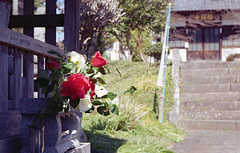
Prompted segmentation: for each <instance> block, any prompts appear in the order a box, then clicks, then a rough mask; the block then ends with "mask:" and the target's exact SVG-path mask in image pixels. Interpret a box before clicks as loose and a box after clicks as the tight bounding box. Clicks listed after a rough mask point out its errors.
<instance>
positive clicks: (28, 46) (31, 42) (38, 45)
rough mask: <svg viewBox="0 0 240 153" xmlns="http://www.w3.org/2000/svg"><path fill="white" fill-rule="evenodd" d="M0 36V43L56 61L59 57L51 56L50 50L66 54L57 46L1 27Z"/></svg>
mask: <svg viewBox="0 0 240 153" xmlns="http://www.w3.org/2000/svg"><path fill="white" fill-rule="evenodd" d="M0 34H1V35H0V43H4V44H6V45H7V46H12V47H16V48H19V49H22V50H23V51H29V52H32V53H34V54H38V55H43V56H45V57H50V58H54V59H55V58H57V56H55V55H52V54H49V53H48V51H49V50H54V51H57V52H59V53H61V54H63V52H64V51H63V50H62V49H60V48H58V47H56V46H53V45H50V44H48V43H44V42H42V41H39V40H36V39H33V38H31V37H29V36H26V35H24V34H21V33H19V32H16V31H13V30H10V29H8V28H5V27H0Z"/></svg>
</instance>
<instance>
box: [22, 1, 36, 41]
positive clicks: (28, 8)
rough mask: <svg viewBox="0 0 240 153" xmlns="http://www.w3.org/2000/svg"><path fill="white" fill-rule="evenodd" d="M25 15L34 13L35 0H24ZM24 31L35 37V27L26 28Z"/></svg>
mask: <svg viewBox="0 0 240 153" xmlns="http://www.w3.org/2000/svg"><path fill="white" fill-rule="evenodd" d="M23 13H24V15H33V14H34V0H24V10H23ZM23 33H24V34H25V35H28V36H30V37H34V28H33V27H32V28H24V29H23Z"/></svg>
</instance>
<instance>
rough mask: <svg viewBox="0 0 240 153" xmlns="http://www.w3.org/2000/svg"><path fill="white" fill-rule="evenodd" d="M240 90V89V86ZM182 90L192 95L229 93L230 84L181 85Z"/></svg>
mask: <svg viewBox="0 0 240 153" xmlns="http://www.w3.org/2000/svg"><path fill="white" fill-rule="evenodd" d="M239 89H240V84H239ZM181 90H182V91H183V92H191V93H194V92H195V93H196V92H198V93H205V92H229V91H230V84H190V85H184V84H183V85H181ZM235 91H237V90H235ZM238 91H240V90H238Z"/></svg>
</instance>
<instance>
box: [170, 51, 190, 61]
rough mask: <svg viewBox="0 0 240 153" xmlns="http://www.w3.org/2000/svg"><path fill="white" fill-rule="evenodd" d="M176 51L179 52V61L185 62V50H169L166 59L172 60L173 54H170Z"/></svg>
mask: <svg viewBox="0 0 240 153" xmlns="http://www.w3.org/2000/svg"><path fill="white" fill-rule="evenodd" d="M173 50H174V51H176V50H178V51H179V55H180V60H181V62H187V50H186V49H171V50H170V53H169V55H168V59H169V60H172V59H173V54H172V52H173Z"/></svg>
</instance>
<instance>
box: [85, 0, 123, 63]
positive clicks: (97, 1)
mask: <svg viewBox="0 0 240 153" xmlns="http://www.w3.org/2000/svg"><path fill="white" fill-rule="evenodd" d="M118 6H119V2H118V1H117V0H86V1H83V2H82V3H81V5H80V20H81V25H80V49H81V53H82V54H85V55H87V56H88V58H90V57H91V55H92V53H93V51H96V50H97V47H101V46H102V45H100V46H98V45H97V43H98V42H99V43H100V44H101V43H103V42H101V39H102V38H103V37H104V36H105V34H104V29H105V28H106V27H107V26H109V25H110V24H112V23H115V22H117V21H118V19H119V17H120V16H121V15H122V9H121V8H119V7H118Z"/></svg>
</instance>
